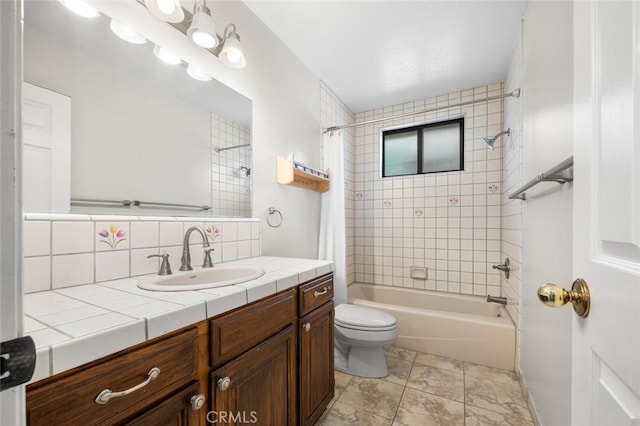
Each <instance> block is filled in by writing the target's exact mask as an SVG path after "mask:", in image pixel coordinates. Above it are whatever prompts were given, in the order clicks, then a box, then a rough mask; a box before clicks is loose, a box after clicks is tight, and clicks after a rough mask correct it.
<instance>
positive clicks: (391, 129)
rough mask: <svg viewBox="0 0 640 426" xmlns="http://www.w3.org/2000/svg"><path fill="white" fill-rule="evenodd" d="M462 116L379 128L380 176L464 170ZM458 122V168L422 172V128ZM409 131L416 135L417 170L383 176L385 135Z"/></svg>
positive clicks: (463, 116)
mask: <svg viewBox="0 0 640 426" xmlns="http://www.w3.org/2000/svg"><path fill="white" fill-rule="evenodd" d="M464 118H465V114H458V115H453V116H449V117H447V118H444V119H442V118H439V119H435V120H429V121H424V122H420V123H416V124H409V125H407V124H403V125H399V126H393V127H385V128H383V129H380V164H379V166H380V173H379V175H380V178H383V179H384V178H394V177H403V176H418V175H426V174H431V173H447V172H461V171H464ZM456 123H457V124H458V126H459V128H460V145H459V146H460V168H458V169H449V170H438V171H432V172H423V171H421V170H422V159H423V152H424V146H423V137H422V134H423V130H424V129H429V128H434V127H441V126H448V125H451V124H456ZM411 131H415V132H416V135H417V142H416V143H417V145H418V146H417V154H416V155H417V159H416V160H417V171H416V173H407V174H402V175H392V176H385V174H384V170H385V169H384V166H385V136H387V135H394V134H398V133H409V132H411Z"/></svg>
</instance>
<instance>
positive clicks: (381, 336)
mask: <svg viewBox="0 0 640 426" xmlns="http://www.w3.org/2000/svg"><path fill="white" fill-rule="evenodd" d="M334 330H335V349H334V352H335V368H336V370H339V371H342V372H344V373H348V374H351V375H354V376H360V377H386V376H387V375H389V370H388V369H387V361H386V359H385V357H384V347H385V346H386V345H388V344H390V343H391V342H393V341H394V340H395V339H396V337H398V325H397V324H396V319H395V318H394V317H393V315H389V314H387V313H385V312H381V311H378V310H375V309H371V308H366V307H364V306H358V305H350V304H345V303H343V304H340V305H338V306H336V308H335V320H334Z"/></svg>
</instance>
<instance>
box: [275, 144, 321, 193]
mask: <svg viewBox="0 0 640 426" xmlns="http://www.w3.org/2000/svg"><path fill="white" fill-rule="evenodd" d="M276 180H277V181H278V183H279V184H282V185H291V186H297V187H298V188H304V189H310V190H312V191H317V192H327V191H328V190H329V170H326V171H324V172H323V171H321V170H317V169H313V168H311V167H308V166H305V165H304V164H302V163H299V162H297V161H295V160H294V159H293V153H291V154H289V156H288V157H287V158H284V157H282V156H280V155H278V170H277V178H276Z"/></svg>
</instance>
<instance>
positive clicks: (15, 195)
mask: <svg viewBox="0 0 640 426" xmlns="http://www.w3.org/2000/svg"><path fill="white" fill-rule="evenodd" d="M0 40H2V43H1V44H0V75H1V76H2V78H1V79H0V99H1V100H2V101H1V102H0V312H1V321H0V340H1V341H5V340H10V339H13V338H16V337H20V336H22V333H23V329H22V314H23V306H22V196H21V188H22V184H21V173H22V168H21V164H22V149H21V143H22V120H21V110H22V106H21V105H22V89H21V86H22V1H21V0H3V1H0ZM0 424H16V425H21V424H25V386H24V385H21V386H17V387H15V388H12V389H8V390H5V391H2V392H0Z"/></svg>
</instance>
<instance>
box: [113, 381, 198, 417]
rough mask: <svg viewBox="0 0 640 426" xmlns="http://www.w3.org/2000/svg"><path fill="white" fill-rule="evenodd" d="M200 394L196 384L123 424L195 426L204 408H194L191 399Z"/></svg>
mask: <svg viewBox="0 0 640 426" xmlns="http://www.w3.org/2000/svg"><path fill="white" fill-rule="evenodd" d="M199 393H200V384H199V382H196V383H194V384H192V385H190V386H187V387H186V388H184V389H183V390H181V391H179V392H176V393H175V394H173V395H172V396H169V397H168V398H166V399H165V400H164V401H162V402H160V403H159V404H157V405H155V406H154V407H153V408H151V409H149V410H147V411H145V412H144V413H143V414H141V415H139V416H137V417H136V418H135V419H133V420H130V421H127V422H124V423H122V424H123V425H127V426H148V425H154V426H195V425H197V424H198V420H199V418H200V415H201V412H202V411H204V407H202V408H200V409H197V408H195V409H194V407H192V403H191V398H193V397H195V396H197V395H198V394H199Z"/></svg>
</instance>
